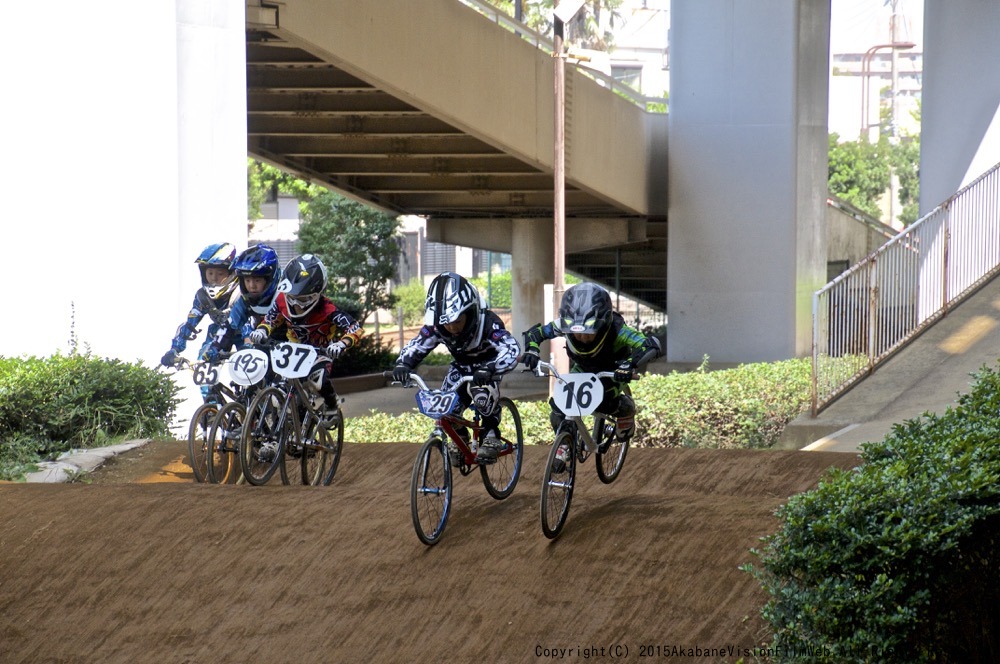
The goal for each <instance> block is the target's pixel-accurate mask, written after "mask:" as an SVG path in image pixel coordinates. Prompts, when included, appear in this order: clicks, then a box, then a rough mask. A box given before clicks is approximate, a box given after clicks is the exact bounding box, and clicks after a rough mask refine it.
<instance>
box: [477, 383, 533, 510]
mask: <svg viewBox="0 0 1000 664" xmlns="http://www.w3.org/2000/svg"><path fill="white" fill-rule="evenodd" d="M500 439H501V440H503V442H504V449H502V450H500V453H499V454H498V455H497V460H496V463H490V464H480V465H479V472H480V474H481V475H482V476H483V485H484V486H485V487H486V491H487V492H488V493H489V494H490V495H491V496H493V497H494V498H496V499H497V500H503V499H504V498H506V497H507V496H509V495H510V494H511V493H512V492H513V491H514V487H515V486H517V480H518V479H520V477H521V462H522V460H523V459H524V433H523V431H522V429H521V414H520V413H519V412H518V411H517V405H516V404H515V403H514V402H513V401H511V400H510V399H508V398H507V397H502V398H501V399H500Z"/></svg>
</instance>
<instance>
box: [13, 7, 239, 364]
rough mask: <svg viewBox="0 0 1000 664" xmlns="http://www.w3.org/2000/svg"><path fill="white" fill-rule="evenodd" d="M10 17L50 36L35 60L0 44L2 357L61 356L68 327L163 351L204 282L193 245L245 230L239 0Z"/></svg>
mask: <svg viewBox="0 0 1000 664" xmlns="http://www.w3.org/2000/svg"><path fill="white" fill-rule="evenodd" d="M6 16H7V19H8V20H9V23H8V25H9V26H10V27H11V28H12V29H13V30H16V31H17V32H19V33H21V34H24V35H44V39H41V41H38V42H36V43H35V44H34V47H35V48H33V49H32V55H31V57H25V45H24V42H23V41H15V40H6V41H4V42H3V43H2V44H0V58H2V60H3V62H5V63H7V64H8V66H5V67H4V70H3V74H2V76H3V84H4V85H3V87H4V90H5V99H6V100H7V102H8V103H6V104H5V106H4V108H5V120H4V122H5V126H6V127H7V129H8V131H7V132H5V135H6V137H7V138H6V139H5V159H4V160H3V161H2V163H0V169H2V170H3V181H4V182H5V183H6V184H7V186H8V188H9V191H11V192H16V194H17V196H16V197H14V198H13V205H12V206H9V207H7V208H6V210H5V215H4V216H5V222H4V223H3V224H2V225H0V228H2V230H0V237H2V238H3V244H4V246H6V247H7V248H8V256H9V257H10V258H9V259H8V274H11V275H15V279H14V281H12V282H11V283H10V284H9V288H13V291H11V292H15V293H17V295H16V299H17V300H18V302H19V304H18V307H19V310H20V311H19V313H17V314H16V316H15V318H17V319H18V320H19V322H16V323H15V322H13V321H11V323H10V324H8V325H4V326H3V327H2V329H0V354H2V355H5V356H17V355H22V354H35V355H49V354H51V353H54V352H56V351H62V352H66V351H67V350H68V339H69V336H70V326H71V323H72V324H74V331H75V334H76V336H77V340H78V343H79V350H80V351H83V350H85V347H86V348H89V349H90V350H92V351H93V353H94V354H96V355H99V356H108V357H115V358H121V359H123V360H127V361H134V360H136V359H141V360H144V361H146V363H147V364H154V363H158V361H159V358H160V356H161V355H162V354H163V353H164V352H165V351H166V350H167V349H168V348H169V347H170V339H171V337H172V336H173V333H174V330H175V329H176V328H177V325H178V324H179V323H180V322H181V321H182V320H183V318H184V315H185V313H186V311H187V309H188V308H189V307H190V304H191V300H192V296H193V294H194V290H195V288H196V286H198V285H200V282H199V278H198V272H197V269H196V268H195V266H194V259H195V257H196V256H197V254H198V252H199V251H200V250H201V249H202V248H203V247H204V246H205V245H206V244H209V243H211V242H221V241H229V242H233V243H234V244H237V245H238V246H239V247H240V248H242V247H243V246H245V242H246V96H245V92H244V82H243V81H244V78H245V73H244V72H245V45H244V42H245V37H244V4H243V2H242V0H175V1H168V2H154V3H136V2H132V1H131V0H109V2H106V3H103V4H102V5H101V7H100V11H95V10H94V7H93V6H88V5H83V4H79V3H64V2H58V3H54V2H31V3H21V4H18V5H16V6H11V7H10V8H9V11H8V12H7V14H6ZM10 202H11V201H10V200H8V203H10ZM12 222H14V223H12ZM11 261H12V264H11ZM71 307H72V308H73V309H74V310H75V314H74V316H73V317H71Z"/></svg>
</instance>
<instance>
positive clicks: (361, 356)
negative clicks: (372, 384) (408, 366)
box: [331, 335, 396, 378]
mask: <svg viewBox="0 0 1000 664" xmlns="http://www.w3.org/2000/svg"><path fill="white" fill-rule="evenodd" d="M395 361H396V353H394V352H393V351H392V350H391V348H390V346H389V345H388V343H387V342H385V341H383V342H382V343H378V342H376V341H375V337H374V336H369V335H365V336H363V337H361V340H360V341H359V342H358V344H357V345H356V346H353V347H351V348H350V349H348V350H347V352H345V353H344V354H343V355H341V356H340V357H339V358H338V359H337V361H336V362H334V363H333V367H332V369H331V374H332V375H333V376H334V377H335V378H339V377H341V376H359V375H362V374H368V373H377V372H379V371H385V370H386V369H388V368H390V367H392V365H393V363H394V362H395Z"/></svg>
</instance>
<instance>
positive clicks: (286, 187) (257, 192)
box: [247, 159, 325, 223]
mask: <svg viewBox="0 0 1000 664" xmlns="http://www.w3.org/2000/svg"><path fill="white" fill-rule="evenodd" d="M323 191H325V190H324V189H323V188H322V187H317V186H316V185H312V184H309V183H308V182H306V181H305V180H300V179H299V178H297V177H295V176H294V175H291V174H289V173H286V172H284V171H282V170H281V169H278V168H275V167H274V166H271V165H270V164H265V163H263V162H260V161H257V160H255V159H247V219H249V220H250V221H251V223H253V221H255V220H257V219H260V206H261V205H262V204H263V203H264V201H266V200H267V197H268V195H269V194H279V193H280V194H286V195H288V196H294V197H295V198H297V199H299V204H300V205H304V204H306V203H308V202H309V201H311V200H312V199H314V198H316V197H317V196H319V195H320V193H322V192H323Z"/></svg>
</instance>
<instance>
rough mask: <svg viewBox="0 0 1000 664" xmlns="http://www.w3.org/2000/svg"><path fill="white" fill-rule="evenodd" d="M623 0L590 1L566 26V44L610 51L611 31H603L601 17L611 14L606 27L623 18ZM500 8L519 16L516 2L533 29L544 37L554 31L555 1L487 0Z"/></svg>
mask: <svg viewBox="0 0 1000 664" xmlns="http://www.w3.org/2000/svg"><path fill="white" fill-rule="evenodd" d="M623 1H624V0H587V3H586V5H585V6H584V8H583V9H582V10H581V11H580V12H579V13H578V14H577V15H576V17H575V18H574V19H573V20H572V21H570V22H569V23H568V24H567V25H566V44H567V45H573V46H578V47H580V48H591V49H595V50H598V51H607V50H609V49H610V48H611V43H612V37H613V35H612V33H611V30H605V29H604V27H603V26H604V22H602V20H601V19H602V15H603V14H604V13H605V12H606V13H607V14H609V15H610V16H609V20H608V21H607V24H610V25H612V26H613V25H614V21H615V19H617V18H620V17H621V14H619V13H618V9H619V8H620V7H621V6H622V3H623ZM486 2H487V3H488V4H490V5H493V6H494V7H496V8H497V9H499V10H501V11H503V12H505V13H507V14H509V15H510V16H516V8H515V3H518V2H519V3H520V4H521V11H522V15H523V19H522V20H523V22H524V24H525V25H527V26H528V27H529V28H531V29H532V30H534V31H536V32H539V33H541V34H543V35H547V34H551V32H552V10H553V7H554V3H553V0H486Z"/></svg>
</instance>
